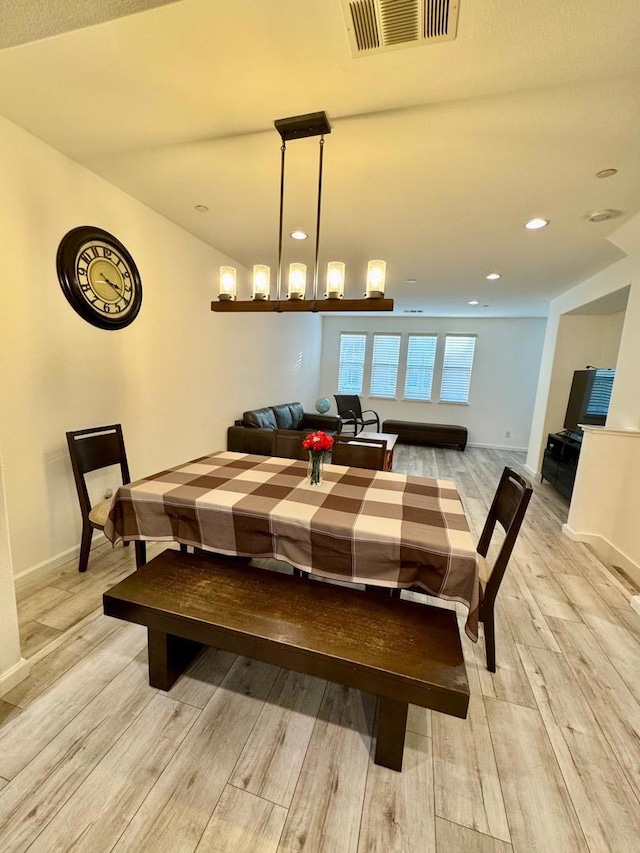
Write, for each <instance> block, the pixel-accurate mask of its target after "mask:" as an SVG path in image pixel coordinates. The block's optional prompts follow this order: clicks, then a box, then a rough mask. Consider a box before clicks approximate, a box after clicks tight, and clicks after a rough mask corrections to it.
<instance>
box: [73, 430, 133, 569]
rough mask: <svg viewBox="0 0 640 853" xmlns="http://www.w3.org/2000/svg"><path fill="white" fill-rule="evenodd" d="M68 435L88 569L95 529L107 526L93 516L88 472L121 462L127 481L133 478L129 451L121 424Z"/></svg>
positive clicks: (82, 563)
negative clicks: (126, 448) (127, 450)
mask: <svg viewBox="0 0 640 853" xmlns="http://www.w3.org/2000/svg"><path fill="white" fill-rule="evenodd" d="M66 436H67V444H68V446H69V456H70V457H71V467H72V469H73V476H74V479H75V483H76V489H77V492H78V501H79V502H80V512H81V513H82V543H81V546H80V565H79V570H80V571H81V572H84V571H86V569H87V563H88V560H89V549H90V547H91V534H92V532H93V529H94V528H95V529H102V526H103V525H102V524H100V523H98V522H96V521H95V519H92V518H90V514H91V510H92V506H91V499H90V497H89V490H88V488H87V481H86V478H85V475H86V474H88V473H90V472H91V471H96V470H98V469H99V468H108V467H110V466H111V465H119V466H120V473H121V475H122V482H123V484H124V483H129V482H131V477H130V476H129V466H128V464H127V454H126V452H125V448H124V438H123V435H122V426H121V425H120V424H110V425H109V426H101V427H92V428H90V429H79V430H74V431H73V432H68V433H67V434H66Z"/></svg>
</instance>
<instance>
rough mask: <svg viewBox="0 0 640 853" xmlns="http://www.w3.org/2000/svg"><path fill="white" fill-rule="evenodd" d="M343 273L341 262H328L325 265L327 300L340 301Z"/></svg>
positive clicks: (342, 291)
mask: <svg viewBox="0 0 640 853" xmlns="http://www.w3.org/2000/svg"><path fill="white" fill-rule="evenodd" d="M344 271H345V265H344V264H343V263H342V261H329V263H328V264H327V292H326V293H325V296H326V297H327V299H342V297H343V296H344Z"/></svg>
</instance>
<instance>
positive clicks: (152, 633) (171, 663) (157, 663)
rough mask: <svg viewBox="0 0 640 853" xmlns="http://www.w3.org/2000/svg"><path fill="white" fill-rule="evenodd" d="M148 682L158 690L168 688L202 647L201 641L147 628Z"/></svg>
mask: <svg viewBox="0 0 640 853" xmlns="http://www.w3.org/2000/svg"><path fill="white" fill-rule="evenodd" d="M147 631H148V635H149V684H150V685H151V686H152V687H157V688H158V689H159V690H170V689H171V688H172V687H173V685H174V684H175V682H176V680H177V678H178V677H179V676H180V675H182V673H183V672H184V671H185V669H186V668H187V667H188V666H189V664H190V663H191V661H192V660H193V659H194V657H195V656H196V655H197V654H198V652H199V651H200V649H201V648H202V643H196V642H195V641H194V640H185V639H183V638H182V637H175V636H174V635H173V634H165V633H164V631H158V630H156V629H155V628H148V629H147Z"/></svg>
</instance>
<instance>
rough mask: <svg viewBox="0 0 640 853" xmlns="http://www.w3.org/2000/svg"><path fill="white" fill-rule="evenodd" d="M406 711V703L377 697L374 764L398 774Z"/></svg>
mask: <svg viewBox="0 0 640 853" xmlns="http://www.w3.org/2000/svg"><path fill="white" fill-rule="evenodd" d="M408 711H409V706H408V704H407V703H406V702H398V701H396V700H395V699H387V697H386V696H378V733H377V736H376V754H375V758H374V761H375V763H376V764H381V765H382V766H383V767H389V768H390V769H391V770H397V771H398V772H400V771H401V770H402V753H403V752H404V734H405V731H406V728H407V713H408Z"/></svg>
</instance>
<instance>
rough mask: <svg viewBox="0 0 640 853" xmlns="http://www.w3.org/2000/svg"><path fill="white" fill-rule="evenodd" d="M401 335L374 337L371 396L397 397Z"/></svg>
mask: <svg viewBox="0 0 640 853" xmlns="http://www.w3.org/2000/svg"><path fill="white" fill-rule="evenodd" d="M399 357H400V335H374V336H373V359H372V361H371V396H372V397H395V396H396V384H397V382H398V359H399Z"/></svg>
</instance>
